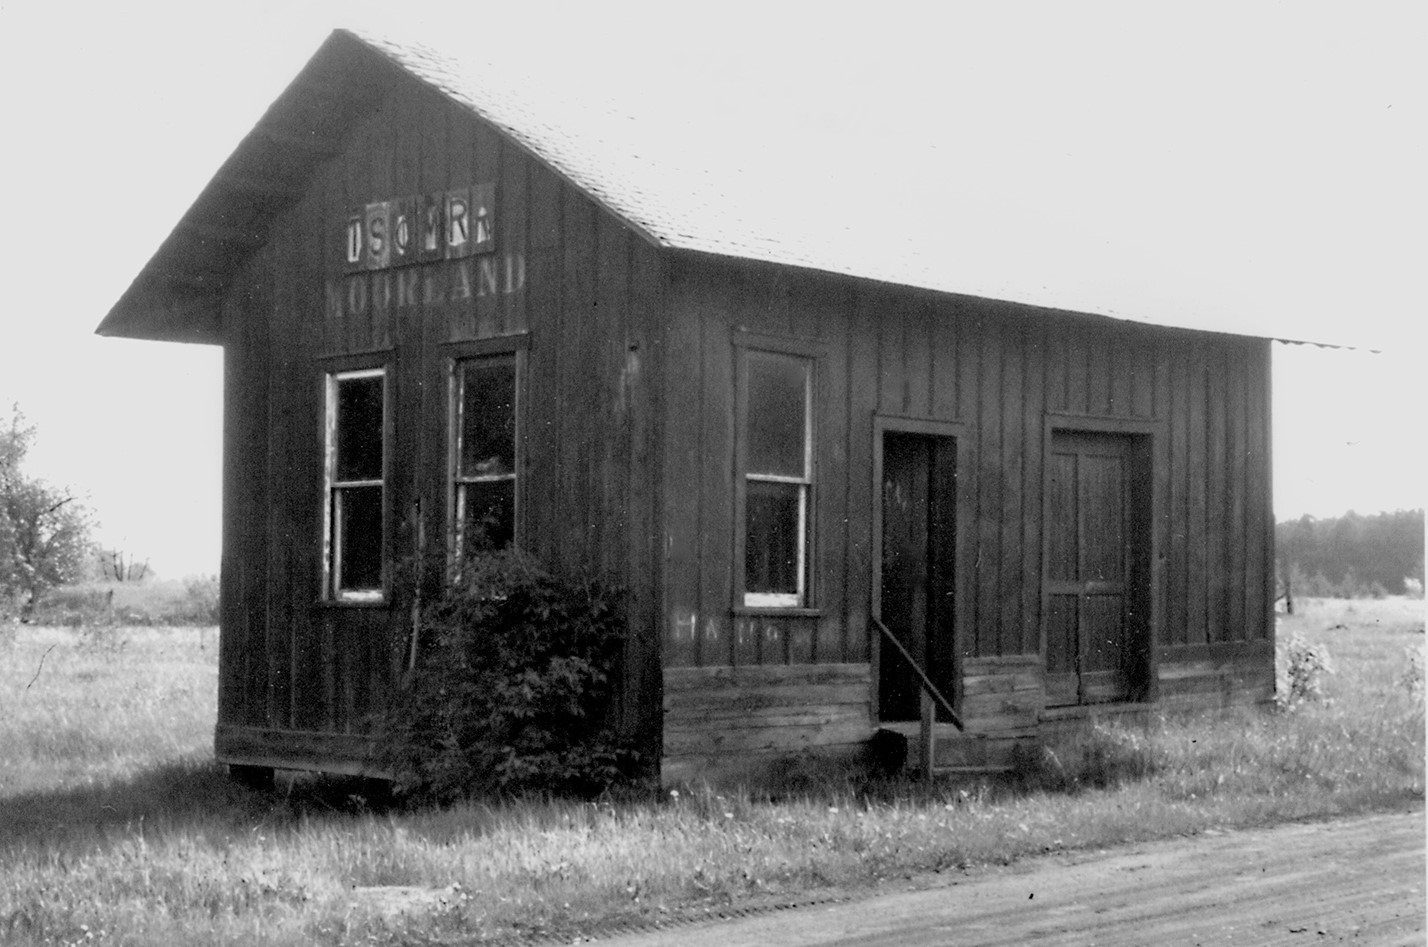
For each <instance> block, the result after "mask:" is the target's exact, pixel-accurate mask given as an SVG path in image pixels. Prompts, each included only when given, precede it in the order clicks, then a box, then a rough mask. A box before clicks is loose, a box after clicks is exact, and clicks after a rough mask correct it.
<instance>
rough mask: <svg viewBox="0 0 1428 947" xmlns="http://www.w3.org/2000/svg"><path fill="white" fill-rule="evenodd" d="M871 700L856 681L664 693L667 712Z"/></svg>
mask: <svg viewBox="0 0 1428 947" xmlns="http://www.w3.org/2000/svg"><path fill="white" fill-rule="evenodd" d="M867 703H868V686H867V685H866V684H864V685H861V686H859V685H856V684H852V685H850V684H803V685H798V686H792V685H790V686H784V687H774V686H768V685H765V686H761V687H747V688H739V687H724V688H719V689H718V690H713V689H711V690H706V691H686V692H684V693H682V694H669V693H666V694H665V695H664V710H665V713H666V714H670V713H676V714H688V713H691V712H699V711H711V712H719V711H724V710H757V709H760V708H767V707H810V706H821V705H828V704H844V705H852V704H861V705H863V706H866V705H867Z"/></svg>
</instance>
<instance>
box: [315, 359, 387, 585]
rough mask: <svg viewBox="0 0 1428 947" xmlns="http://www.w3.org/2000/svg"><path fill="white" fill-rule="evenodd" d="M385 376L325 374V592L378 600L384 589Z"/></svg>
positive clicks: (374, 371)
mask: <svg viewBox="0 0 1428 947" xmlns="http://www.w3.org/2000/svg"><path fill="white" fill-rule="evenodd" d="M386 437H387V372H386V369H383V368H366V369H360V370H357V371H345V372H334V373H332V374H329V375H328V376H327V471H326V481H327V496H326V507H327V555H326V556H325V562H324V567H325V572H326V576H325V578H326V586H327V595H328V597H329V598H331V599H334V600H337V601H380V600H381V599H382V598H383V596H384V594H385V588H386V566H385V564H386V549H385V537H386V530H385V528H384V523H383V521H384V511H385V509H386Z"/></svg>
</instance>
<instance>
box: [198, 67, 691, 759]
mask: <svg viewBox="0 0 1428 947" xmlns="http://www.w3.org/2000/svg"><path fill="white" fill-rule="evenodd" d="M379 72H380V74H381V75H383V76H385V78H384V79H383V80H382V82H383V83H384V85H383V86H382V89H381V94H380V95H379V96H378V97H377V101H378V104H377V107H376V108H375V110H374V111H373V112H372V113H371V114H369V115H368V116H367V117H366V118H365V120H363V121H362V122H361V123H360V124H358V125H357V126H356V127H355V128H354V129H353V130H352V131H351V132H350V133H349V135H348V137H347V139H346V141H345V143H344V146H343V148H342V151H341V153H340V154H338V155H336V156H335V157H334V158H332V159H331V160H330V161H329V162H328V163H326V164H325V165H324V166H323V167H322V168H321V170H319V171H318V172H317V174H316V175H315V177H314V178H313V179H312V180H311V182H310V183H309V185H308V187H307V190H306V192H305V195H304V197H303V198H302V199H301V200H300V201H299V202H298V203H297V204H296V205H295V206H294V207H292V208H291V209H290V210H289V211H288V212H287V213H286V214H285V215H284V216H283V217H282V218H281V219H279V220H278V222H277V224H276V226H275V227H274V228H273V231H272V233H273V238H272V240H271V241H270V242H269V243H268V244H267V245H266V246H264V247H263V248H262V249H261V250H260V251H259V252H258V253H257V254H256V255H255V257H254V258H253V259H252V260H251V262H250V263H249V265H248V267H247V268H246V270H245V271H244V273H243V275H242V276H241V277H240V278H239V279H237V280H236V281H235V283H234V285H233V288H232V290H231V291H230V292H229V294H228V296H227V298H226V301H225V306H224V313H223V324H224V339H225V352H226V356H225V358H226V362H225V372H226V382H225V394H226V408H225V429H226V435H225V437H226V440H225V458H226V459H225V468H224V480H225V510H224V522H225V539H224V569H223V576H224V578H223V618H222V620H223V659H222V671H221V685H220V714H219V724H220V741H219V743H220V750H222V747H223V745H224V742H225V741H224V737H223V733H224V728H230V729H231V728H233V727H242V728H247V730H246V731H245V733H244V734H241V735H238V734H230V739H229V740H228V742H229V744H231V745H232V746H234V747H235V748H236V747H238V746H239V745H240V744H242V745H243V746H247V747H249V748H250V749H251V746H252V744H253V742H254V740H255V739H258V738H259V737H262V736H263V734H267V735H268V737H269V745H271V746H274V747H277V748H281V747H282V746H284V745H295V742H294V741H295V738H291V737H289V736H286V735H285V734H288V733H289V732H290V731H321V732H330V733H342V734H353V733H359V734H360V733H362V732H365V730H366V729H367V728H368V727H369V725H370V719H369V718H370V715H371V713H372V712H374V711H375V710H378V709H380V707H381V706H382V704H383V700H384V697H385V695H386V694H388V693H390V692H391V691H392V690H393V688H394V687H395V686H397V681H398V675H399V673H400V671H401V669H402V667H403V662H404V660H405V657H406V650H407V646H408V641H409V634H410V619H409V610H408V608H407V605H408V604H409V603H408V601H407V600H406V598H405V592H404V591H403V590H402V589H401V587H400V586H398V587H397V588H396V590H395V592H396V594H395V596H394V599H393V601H392V602H390V603H388V604H387V605H383V606H376V607H374V606H371V605H357V604H339V603H332V602H324V601H323V595H322V587H321V585H322V559H321V550H322V537H323V531H324V523H323V416H324V393H323V381H322V380H323V376H324V373H325V372H327V371H332V370H337V369H342V368H348V367H356V366H368V365H381V364H385V365H386V366H387V367H388V369H389V372H390V374H389V376H388V384H389V386H391V388H390V394H391V395H392V396H393V399H394V400H393V401H392V415H393V416H392V419H391V422H392V423H391V437H392V440H391V441H389V443H388V459H389V467H388V480H387V514H388V517H389V519H390V523H389V528H388V530H387V535H388V541H389V544H390V559H391V560H392V561H393V563H395V562H396V561H399V560H401V559H403V558H405V557H407V556H410V555H412V554H414V553H415V552H416V534H417V529H416V525H417V523H416V514H415V509H416V503H417V501H418V500H420V502H421V510H422V516H423V518H424V520H425V525H426V534H427V542H428V548H432V547H435V548H439V545H440V544H441V543H443V542H444V538H443V537H444V527H443V524H444V522H445V516H446V503H447V487H446V464H447V461H446V457H447V445H446V436H447V434H446V431H447V421H446V410H447V409H446V399H447V386H446V383H445V374H444V373H445V371H446V365H447V360H448V359H449V358H450V357H451V356H454V355H456V354H458V353H468V354H469V353H470V352H471V351H473V346H475V349H474V350H476V351H479V350H482V347H483V346H484V347H485V348H486V349H490V348H493V347H494V348H495V349H498V350H499V349H504V348H507V347H511V348H521V350H523V351H524V352H525V359H526V368H527V373H526V379H525V384H524V387H523V389H522V391H521V398H522V399H523V403H522V410H521V417H520V422H521V424H522V425H523V431H524V443H523V445H522V448H521V449H522V451H523V455H522V457H521V464H522V470H521V473H522V478H521V482H520V486H519V489H520V502H519V510H518V515H519V516H520V522H519V526H518V529H519V531H520V535H521V540H520V542H521V545H522V546H524V547H525V548H527V549H529V550H531V551H532V552H534V553H536V554H537V555H539V556H541V557H543V558H544V559H545V560H546V561H548V562H550V563H551V564H553V565H554V566H555V567H557V568H560V569H566V570H569V571H572V572H582V571H583V572H591V573H595V574H598V575H601V576H603V577H605V578H607V579H609V580H611V581H614V582H617V583H620V584H622V585H624V586H626V587H627V588H628V590H629V594H630V612H631V629H632V637H631V641H630V644H629V656H630V660H629V661H628V669H627V673H626V675H625V680H624V682H623V686H624V701H623V706H622V720H623V721H624V723H625V725H626V726H627V727H628V728H630V729H631V730H642V731H643V732H645V733H646V734H647V735H653V734H654V733H656V732H657V727H658V716H659V714H658V709H659V704H658V700H659V689H660V681H659V667H658V659H657V657H656V655H657V647H658V637H657V636H658V627H659V620H658V608H659V595H658V589H659V582H660V576H661V574H662V567H663V561H662V557H661V556H660V555H659V551H660V550H659V537H660V535H661V532H662V530H661V527H660V517H661V515H662V507H661V505H660V504H659V502H658V498H659V492H658V489H657V485H658V484H659V483H660V480H661V467H662V463H663V460H664V456H665V455H664V451H663V450H662V449H661V445H660V443H659V428H660V424H661V421H662V415H661V412H662V399H663V396H664V390H663V386H662V384H661V383H660V381H659V378H660V370H661V365H660V353H661V350H662V347H663V328H662V325H661V323H660V314H661V302H660V299H661V294H662V288H661V275H660V274H661V269H660V268H661V266H662V263H661V261H660V259H659V258H658V256H657V255H656V254H655V253H654V251H653V250H652V248H651V247H650V245H649V244H648V242H647V241H645V240H644V239H642V238H641V237H640V236H638V235H636V234H634V233H633V232H631V231H630V230H629V229H628V228H627V227H625V226H623V225H621V224H620V223H618V222H616V221H615V220H614V218H612V217H611V216H610V215H609V214H607V213H606V212H604V211H603V210H602V209H600V208H599V207H597V206H596V205H595V204H594V203H593V202H592V201H591V200H590V199H589V198H588V197H586V196H584V195H583V194H582V193H581V192H579V191H578V190H576V189H575V188H573V187H571V186H570V185H569V184H568V183H566V182H565V181H563V180H562V179H560V178H558V177H557V176H556V175H555V174H554V173H552V172H551V171H549V170H547V169H546V168H545V167H544V166H543V165H541V164H540V163H538V162H536V161H535V160H533V159H532V158H531V157H530V156H529V155H528V154H527V153H525V152H524V151H522V150H521V149H520V148H519V147H517V146H514V145H513V144H511V143H510V142H509V141H508V140H506V139H505V138H503V137H502V136H500V135H499V134H497V133H496V132H495V131H493V130H492V129H491V128H490V127H489V126H487V125H485V124H484V123H482V122H481V121H479V120H478V119H476V118H475V117H473V116H472V115H471V114H470V113H469V112H468V111H466V110H464V109H462V108H460V107H459V106H457V105H455V104H454V103H452V102H451V101H449V100H447V99H446V98H445V97H443V96H441V95H440V94H438V93H437V92H435V91H434V90H432V89H429V88H427V87H425V86H423V85H421V84H420V83H418V82H416V81H415V80H412V79H410V78H408V77H405V76H399V75H397V74H396V73H395V72H390V73H388V72H382V71H380V70H379ZM487 182H495V183H496V193H497V204H498V210H497V218H496V228H497V234H496V252H495V254H494V255H493V256H492V257H490V258H481V257H477V258H471V259H469V260H466V261H447V262H441V263H432V264H424V265H417V266H407V267H402V268H398V269H390V270H385V271H377V272H372V273H359V274H352V275H345V274H344V265H343V260H342V257H341V248H342V243H341V227H342V224H343V222H344V221H345V217H346V214H347V213H348V212H349V211H350V210H352V209H354V208H358V207H361V206H362V205H364V204H366V203H368V202H371V201H377V200H385V199H389V198H400V197H405V196H408V195H419V194H425V193H432V192H437V191H442V190H444V189H447V188H452V187H460V186H465V185H471V184H483V183H487ZM462 267H464V269H463V268H462ZM522 273H523V275H524V279H523V281H522ZM259 731H262V732H261V733H260V732H259ZM240 737H241V739H240ZM244 741H247V742H246V743H245V742H244ZM335 745H336V744H334V746H335ZM351 752H356V751H355V750H352V751H351ZM250 755H251V754H250Z"/></svg>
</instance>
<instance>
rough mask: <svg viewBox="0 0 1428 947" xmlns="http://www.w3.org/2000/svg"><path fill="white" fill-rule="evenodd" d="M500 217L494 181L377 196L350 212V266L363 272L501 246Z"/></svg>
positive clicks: (345, 239)
mask: <svg viewBox="0 0 1428 947" xmlns="http://www.w3.org/2000/svg"><path fill="white" fill-rule="evenodd" d="M495 221H496V186H495V185H494V184H476V185H472V186H471V187H458V188H453V189H452V190H449V191H441V192H438V193H435V194H422V195H420V196H415V197H400V198H392V199H389V200H385V201H374V202H373V203H370V204H367V205H365V206H363V207H360V208H357V209H355V210H353V211H351V212H350V213H349V214H348V215H347V222H346V225H345V226H344V228H343V233H342V245H343V261H344V264H345V269H346V271H347V272H349V273H358V272H367V271H372V270H385V269H389V268H390V267H394V266H405V265H406V264H408V263H434V262H436V261H438V260H459V259H463V258H465V257H470V256H476V255H477V254H482V253H490V252H492V251H493V250H495V249H496V229H495V228H496V225H495Z"/></svg>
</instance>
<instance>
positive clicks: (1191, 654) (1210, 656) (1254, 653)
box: [1156, 641, 1274, 667]
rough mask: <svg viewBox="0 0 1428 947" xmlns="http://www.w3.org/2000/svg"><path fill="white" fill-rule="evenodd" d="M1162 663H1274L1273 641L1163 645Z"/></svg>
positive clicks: (1159, 654) (1157, 654) (1159, 659)
mask: <svg viewBox="0 0 1428 947" xmlns="http://www.w3.org/2000/svg"><path fill="white" fill-rule="evenodd" d="M1156 658H1157V660H1158V661H1159V663H1160V664H1161V666H1162V667H1163V666H1165V665H1167V664H1186V663H1191V662H1195V661H1213V662H1224V661H1230V662H1236V663H1238V662H1241V661H1247V662H1250V663H1252V664H1253V663H1257V662H1262V661H1267V662H1268V663H1270V664H1271V665H1272V664H1273V663H1274V642H1273V641H1219V642H1215V643H1214V644H1192V645H1178V646H1173V647H1166V646H1162V647H1160V648H1159V649H1157V651H1156Z"/></svg>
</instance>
